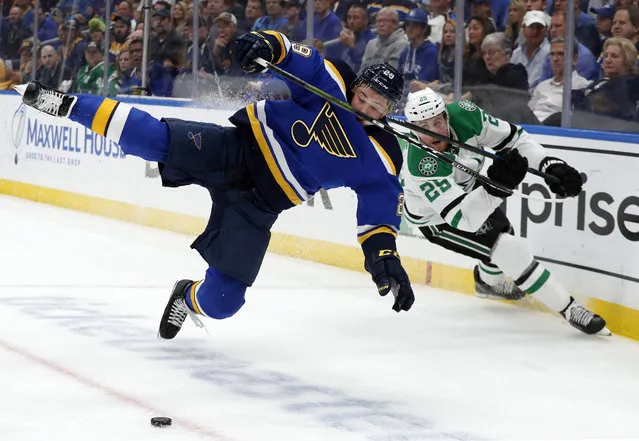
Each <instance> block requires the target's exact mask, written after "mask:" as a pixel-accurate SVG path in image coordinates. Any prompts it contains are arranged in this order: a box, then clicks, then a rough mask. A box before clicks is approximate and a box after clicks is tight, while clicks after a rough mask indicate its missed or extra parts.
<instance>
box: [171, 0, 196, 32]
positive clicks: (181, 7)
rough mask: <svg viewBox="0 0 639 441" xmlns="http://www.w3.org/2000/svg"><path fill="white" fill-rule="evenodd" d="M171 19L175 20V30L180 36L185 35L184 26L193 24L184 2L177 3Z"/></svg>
mask: <svg viewBox="0 0 639 441" xmlns="http://www.w3.org/2000/svg"><path fill="white" fill-rule="evenodd" d="M171 19H172V20H173V29H174V30H175V32H177V33H178V34H179V35H184V26H185V25H186V23H187V22H192V21H193V20H192V19H191V17H189V16H187V14H186V3H185V2H183V1H177V2H175V5H173V10H172V11H171Z"/></svg>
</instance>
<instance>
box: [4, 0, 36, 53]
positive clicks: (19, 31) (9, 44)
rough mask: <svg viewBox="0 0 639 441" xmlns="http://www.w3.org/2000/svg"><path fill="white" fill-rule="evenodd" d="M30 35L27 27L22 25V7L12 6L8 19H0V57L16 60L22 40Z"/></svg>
mask: <svg viewBox="0 0 639 441" xmlns="http://www.w3.org/2000/svg"><path fill="white" fill-rule="evenodd" d="M30 36H31V32H30V31H29V29H27V28H25V27H24V26H23V25H22V9H20V8H18V7H17V6H13V7H12V8H11V9H10V10H9V17H8V19H7V20H2V26H1V27H0V58H2V59H6V58H8V59H10V60H17V59H18V58H19V55H18V50H19V49H20V46H21V45H22V41H23V40H24V39H25V38H29V37H30Z"/></svg>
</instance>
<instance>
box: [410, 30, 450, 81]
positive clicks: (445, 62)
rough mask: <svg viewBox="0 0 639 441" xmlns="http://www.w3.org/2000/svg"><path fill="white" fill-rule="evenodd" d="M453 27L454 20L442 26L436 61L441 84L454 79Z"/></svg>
mask: <svg viewBox="0 0 639 441" xmlns="http://www.w3.org/2000/svg"><path fill="white" fill-rule="evenodd" d="M455 26H456V22H455V20H448V21H447V22H446V24H445V25H444V33H443V36H442V42H441V45H440V46H439V57H438V59H437V64H438V66H439V82H440V83H441V84H448V83H452V82H453V78H454V77H455V37H456V36H455ZM417 90H420V89H417ZM411 92H415V90H412V89H411Z"/></svg>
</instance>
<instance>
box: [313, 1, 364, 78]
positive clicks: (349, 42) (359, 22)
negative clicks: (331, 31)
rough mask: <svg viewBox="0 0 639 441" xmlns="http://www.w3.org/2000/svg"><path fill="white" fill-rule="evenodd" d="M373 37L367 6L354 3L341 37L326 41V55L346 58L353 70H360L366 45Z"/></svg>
mask: <svg viewBox="0 0 639 441" xmlns="http://www.w3.org/2000/svg"><path fill="white" fill-rule="evenodd" d="M373 38H375V34H374V33H373V31H371V30H370V28H369V27H368V13H367V12H366V6H365V5H364V4H362V3H354V4H353V5H351V7H350V8H349V10H348V15H347V21H346V27H345V28H344V29H342V32H340V34H339V37H338V38H337V39H336V40H333V41H332V42H326V44H325V48H326V56H327V57H328V58H338V59H340V60H344V61H345V62H346V63H347V64H348V65H349V66H350V67H351V69H353V72H359V69H360V66H361V64H362V58H363V57H364V50H366V45H367V44H368V42H369V41H371V40H372V39H373Z"/></svg>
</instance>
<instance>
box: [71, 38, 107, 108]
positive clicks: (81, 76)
mask: <svg viewBox="0 0 639 441" xmlns="http://www.w3.org/2000/svg"><path fill="white" fill-rule="evenodd" d="M100 49H101V47H100V46H99V45H98V44H97V43H95V42H93V41H92V42H91V43H89V44H87V47H86V49H85V51H84V57H85V59H86V64H85V65H84V66H82V67H81V68H80V70H78V73H77V74H76V77H75V81H74V82H73V87H72V90H73V92H75V93H88V94H91V95H102V89H103V84H104V60H103V58H104V57H103V55H102V52H101V51H100ZM115 93H116V91H115V90H109V91H108V94H109V95H111V96H113V95H115Z"/></svg>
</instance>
